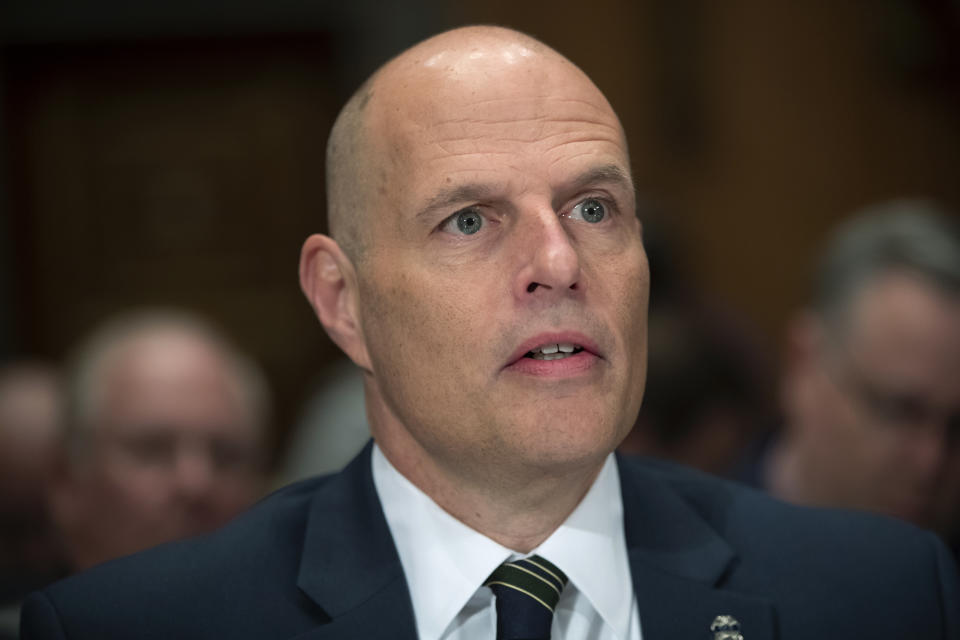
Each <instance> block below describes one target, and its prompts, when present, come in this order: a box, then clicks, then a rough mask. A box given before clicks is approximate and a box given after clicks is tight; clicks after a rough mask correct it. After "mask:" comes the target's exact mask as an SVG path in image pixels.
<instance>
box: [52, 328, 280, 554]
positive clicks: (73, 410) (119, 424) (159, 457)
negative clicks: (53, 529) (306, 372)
mask: <svg viewBox="0 0 960 640" xmlns="http://www.w3.org/2000/svg"><path fill="white" fill-rule="evenodd" d="M68 373H69V375H68V379H67V387H66V394H67V395H66V420H65V422H66V433H65V436H66V441H65V456H64V464H63V466H62V469H61V472H60V473H59V474H58V477H57V479H56V482H55V484H54V487H53V489H52V492H51V512H52V514H53V517H54V519H55V522H56V524H57V526H58V528H59V529H60V531H61V532H62V535H63V537H64V542H65V547H66V552H67V556H68V561H69V563H70V566H71V568H72V569H74V570H81V569H85V568H87V567H90V566H92V565H95V564H98V563H100V562H103V561H105V560H108V559H110V558H114V557H117V556H121V555H126V554H130V553H133V552H135V551H139V550H141V549H145V548H147V547H151V546H154V545H157V544H160V543H162V542H167V541H170V540H175V539H179V538H184V537H187V536H191V535H196V534H200V533H204V532H208V531H211V530H213V529H215V528H217V527H219V526H220V525H222V524H224V523H226V522H227V521H228V520H230V519H231V518H233V517H234V516H235V515H237V514H238V513H239V512H240V511H242V510H243V509H245V508H246V507H247V506H249V505H250V504H251V503H252V502H253V501H254V500H255V499H257V498H258V497H259V496H260V495H261V492H262V490H263V486H264V484H263V483H264V473H263V472H264V459H265V455H264V435H265V427H266V423H267V419H268V405H269V401H268V392H267V387H266V383H265V381H264V379H263V376H262V374H261V373H260V371H259V370H258V369H257V368H256V367H255V366H254V364H253V363H252V361H250V360H249V359H248V358H247V357H246V356H244V355H243V354H241V353H240V352H238V351H237V350H236V349H235V348H234V347H233V346H231V345H230V344H228V342H227V341H226V340H225V338H224V337H223V336H221V335H220V334H218V333H217V332H216V331H215V330H214V329H213V328H211V327H210V326H209V325H207V324H206V323H205V322H204V321H203V320H201V319H199V318H197V317H194V316H191V315H188V314H185V313H180V312H174V311H160V310H157V311H142V312H136V313H132V314H130V315H125V316H122V317H119V318H116V319H114V320H111V321H109V322H107V323H106V324H105V325H104V326H102V327H101V328H99V329H98V330H96V331H95V332H94V333H93V335H92V336H90V337H89V338H88V339H87V340H86V341H85V342H84V343H83V344H82V345H81V346H80V348H79V350H78V351H77V353H76V355H75V358H74V361H73V363H72V366H71V367H70V369H69V372H68Z"/></svg>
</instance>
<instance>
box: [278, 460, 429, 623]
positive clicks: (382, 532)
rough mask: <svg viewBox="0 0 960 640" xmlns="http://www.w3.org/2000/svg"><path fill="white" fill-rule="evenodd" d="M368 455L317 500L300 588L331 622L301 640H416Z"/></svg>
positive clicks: (327, 486) (333, 481)
mask: <svg viewBox="0 0 960 640" xmlns="http://www.w3.org/2000/svg"><path fill="white" fill-rule="evenodd" d="M371 448H372V447H371V444H369V443H368V444H367V446H366V448H364V450H363V451H362V452H361V453H360V455H359V456H357V457H356V458H355V459H354V460H353V462H351V463H350V465H348V466H347V468H346V469H344V470H343V471H342V472H340V473H339V474H337V475H336V476H333V477H331V478H330V479H329V480H328V481H327V482H326V483H325V484H324V485H323V486H322V487H321V488H320V489H318V490H317V493H316V495H315V496H314V498H313V501H312V504H311V507H310V513H309V515H308V516H307V525H306V533H305V538H304V542H303V555H302V557H301V562H300V573H299V576H298V579H297V586H299V587H300V590H301V591H302V592H303V593H304V594H305V595H306V596H307V597H308V598H310V599H311V600H313V601H314V602H315V603H316V604H317V605H319V606H320V607H321V608H322V609H323V611H324V613H326V615H327V616H329V617H330V622H328V623H326V624H323V625H321V626H319V627H317V628H315V629H313V630H311V631H309V632H307V633H305V634H302V635H299V636H297V640H308V639H316V640H320V639H334V638H370V639H372V640H376V639H377V638H384V639H387V638H389V639H391V640H397V639H403V638H410V639H411V640H413V639H415V638H416V626H415V624H414V617H413V605H412V604H411V602H410V594H409V591H408V589H407V583H406V579H405V578H404V575H403V568H402V566H401V564H400V558H399V556H398V555H397V550H396V547H395V546H394V544H393V538H392V537H391V535H390V529H389V527H388V525H387V521H386V519H385V518H384V515H383V509H382V508H381V506H380V500H379V498H378V497H377V492H376V489H375V488H374V485H373V474H372V471H371V466H370V452H371Z"/></svg>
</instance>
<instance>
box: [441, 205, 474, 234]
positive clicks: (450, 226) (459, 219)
mask: <svg viewBox="0 0 960 640" xmlns="http://www.w3.org/2000/svg"><path fill="white" fill-rule="evenodd" d="M483 223H484V218H483V215H482V214H481V213H480V211H479V209H477V208H476V207H467V208H466V209H461V210H460V211H457V212H456V213H455V214H453V215H452V216H450V217H449V218H447V219H446V220H445V221H444V222H443V224H442V225H441V227H440V229H441V230H443V231H446V232H447V233H462V234H463V235H466V236H472V235H473V234H475V233H476V232H477V231H480V228H481V227H482V226H483Z"/></svg>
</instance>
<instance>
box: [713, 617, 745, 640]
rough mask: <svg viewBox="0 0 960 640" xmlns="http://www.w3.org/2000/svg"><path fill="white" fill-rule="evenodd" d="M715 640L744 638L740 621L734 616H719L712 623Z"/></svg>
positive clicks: (739, 639)
mask: <svg viewBox="0 0 960 640" xmlns="http://www.w3.org/2000/svg"><path fill="white" fill-rule="evenodd" d="M710 631H713V640H743V636H742V635H740V621H739V620H737V619H736V618H734V617H733V616H717V617H716V618H714V619H713V623H711V625H710Z"/></svg>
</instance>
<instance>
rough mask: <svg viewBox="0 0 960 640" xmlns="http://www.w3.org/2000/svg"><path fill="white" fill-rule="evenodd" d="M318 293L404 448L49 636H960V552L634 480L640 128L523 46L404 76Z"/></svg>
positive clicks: (377, 93) (109, 585) (548, 54)
mask: <svg viewBox="0 0 960 640" xmlns="http://www.w3.org/2000/svg"><path fill="white" fill-rule="evenodd" d="M328 153H329V158H328V167H329V171H330V175H329V176H328V183H329V190H328V193H329V198H330V201H329V215H330V223H331V229H332V237H327V236H321V235H316V236H312V237H310V238H309V239H308V240H307V241H306V243H305V245H304V247H303V251H302V254H301V263H300V279H301V285H302V288H303V290H304V292H305V294H306V296H307V298H308V299H309V300H310V302H311V304H312V305H313V307H314V310H315V311H316V314H317V316H318V317H319V319H320V322H321V323H322V324H323V326H324V328H325V329H326V331H327V332H328V334H329V335H330V336H331V337H332V338H333V339H334V340H335V341H336V342H337V344H338V345H340V347H341V348H342V349H343V350H344V352H345V353H346V354H347V355H348V356H349V357H350V358H351V359H352V360H353V361H354V362H355V363H356V364H357V365H358V366H359V367H360V368H361V369H362V370H363V371H364V386H365V391H366V403H367V413H368V417H369V421H370V427H371V432H372V433H373V436H374V444H371V445H370V446H368V447H367V448H366V449H365V450H364V451H363V452H362V453H361V454H360V456H359V457H358V458H356V459H355V460H354V462H353V463H351V464H350V465H349V466H348V467H347V468H346V469H345V470H344V471H343V472H341V473H339V474H336V475H333V476H327V477H322V478H317V479H312V480H308V481H306V482H304V483H301V484H298V485H294V486H292V487H290V488H287V489H284V490H281V491H280V492H278V493H277V494H275V495H274V496H272V497H271V498H269V499H267V500H266V501H264V502H262V503H261V504H260V505H259V506H257V507H256V508H254V509H253V510H252V511H251V512H250V513H248V514H247V515H245V516H244V517H242V518H241V519H239V520H238V521H236V522H234V523H232V524H231V525H229V526H228V527H226V528H224V529H222V530H221V531H220V532H218V533H216V534H215V535H213V536H212V537H209V538H206V539H200V540H195V541H191V542H187V543H181V544H177V545H172V546H168V547H165V548H162V549H160V550H155V551H153V552H148V553H146V554H143V555H139V556H135V557H133V558H130V559H127V560H124V561H121V562H117V563H112V564H108V565H105V566H101V567H99V568H97V569H95V570H93V571H91V572H88V573H87V574H85V575H82V576H79V577H77V578H74V579H72V580H69V581H67V582H64V583H60V584H58V585H55V586H54V587H52V588H50V589H47V590H46V591H44V592H42V593H39V594H37V595H35V596H34V597H33V598H32V599H31V600H30V601H29V602H28V603H27V606H26V609H25V614H24V632H25V636H24V637H26V638H91V639H92V638H98V639H112V638H126V637H137V638H158V639H159V638H164V639H166V638H251V639H253V638H257V639H263V638H287V639H293V638H296V639H298V640H307V639H317V640H320V639H336V638H342V639H346V638H390V639H391V640H394V639H398V638H430V639H434V638H443V639H447V640H454V639H457V640H460V639H481V638H482V639H485V640H489V639H491V638H498V639H503V640H507V639H518V638H527V639H530V638H549V637H551V634H552V637H553V638H571V639H572V638H578V639H579V638H604V639H606V638H621V639H628V640H638V639H639V638H641V637H642V638H645V639H647V640H650V639H657V638H704V637H714V638H726V639H728V640H735V639H738V638H749V639H750V640H756V639H758V638H764V639H772V638H781V639H790V638H801V637H802V638H807V637H825V638H848V637H879V636H881V635H882V636H884V637H913V638H955V637H957V634H958V633H960V622H958V611H957V603H958V602H960V595H958V593H957V584H956V582H957V578H956V574H955V570H954V569H953V567H952V564H951V562H950V560H949V559H948V555H947V553H946V551H945V549H944V548H943V546H942V544H940V543H939V542H938V541H937V539H936V538H935V537H934V536H933V535H931V534H925V533H922V532H920V531H918V530H915V529H913V528H910V527H909V525H905V524H900V523H895V522H892V521H887V520H885V519H883V518H880V517H872V516H862V515H852V514H846V513H837V512H814V511H805V510H801V509H799V508H797V507H791V506H787V505H785V504H781V503H779V502H776V501H774V500H772V499H771V498H768V497H765V496H763V495H762V494H759V493H755V492H752V491H749V490H746V489H742V488H736V487H734V486H732V485H728V484H724V483H721V482H720V481H718V480H715V479H712V478H709V477H705V476H702V475H698V474H696V473H694V472H691V471H686V470H683V469H680V468H675V467H669V466H662V465H660V464H653V463H649V462H638V461H635V460H627V459H623V458H619V459H618V458H616V457H614V455H613V453H612V452H613V450H614V448H615V447H616V445H617V444H618V443H619V442H620V440H621V439H622V438H623V436H624V435H625V434H626V433H627V431H628V430H629V429H630V427H631V426H632V424H633V421H634V419H635V417H636V414H637V411H638V408H639V405H640V396H641V394H640V393H639V390H640V389H642V387H643V383H644V376H645V357H646V303H647V292H648V282H649V274H648V269H647V262H646V257H645V254H644V251H643V246H642V243H641V233H640V222H639V220H638V218H637V216H636V215H635V202H634V195H633V184H632V182H631V178H630V166H629V160H628V157H627V149H626V143H625V141H624V135H623V131H622V129H621V127H620V123H619V121H618V120H617V117H616V115H615V114H614V113H613V110H612V109H611V108H610V105H609V104H608V103H607V101H606V100H605V99H604V97H603V95H602V94H601V93H600V92H599V91H598V90H597V88H596V87H595V86H594V85H593V84H592V83H591V82H590V80H589V79H588V78H587V77H586V76H585V75H584V74H583V73H582V72H581V71H580V70H579V69H577V68H576V67H575V66H574V65H573V64H571V63H570V62H569V61H568V60H566V59H565V58H563V57H562V56H560V55H559V54H558V53H556V52H555V51H553V50H551V49H549V48H548V47H546V46H545V45H543V44H541V43H539V42H537V41H535V40H533V39H531V38H529V37H526V36H524V35H522V34H519V33H516V32H514V31H511V30H508V29H501V28H493V27H470V28H463V29H457V30H454V31H451V32H447V33H444V34H441V35H439V36H436V37H434V38H431V39H429V40H427V41H425V42H423V43H421V44H419V45H417V46H415V47H413V48H412V49H410V50H408V51H406V52H404V53H403V54H401V55H400V56H398V57H397V58H395V59H394V60H392V61H390V62H389V63H387V64H386V65H385V66H384V67H382V68H381V69H380V70H379V71H378V72H377V73H376V74H374V76H373V77H372V78H371V79H370V80H369V81H368V82H367V83H366V84H364V85H363V87H362V88H361V89H360V90H359V91H358V93H357V94H356V95H355V96H354V97H353V98H352V99H351V100H350V102H349V103H348V104H347V106H346V107H345V108H344V110H343V112H342V113H341V115H340V116H339V118H338V120H337V122H336V124H335V126H334V130H333V133H332V135H331V138H330V143H329V146H328Z"/></svg>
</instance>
